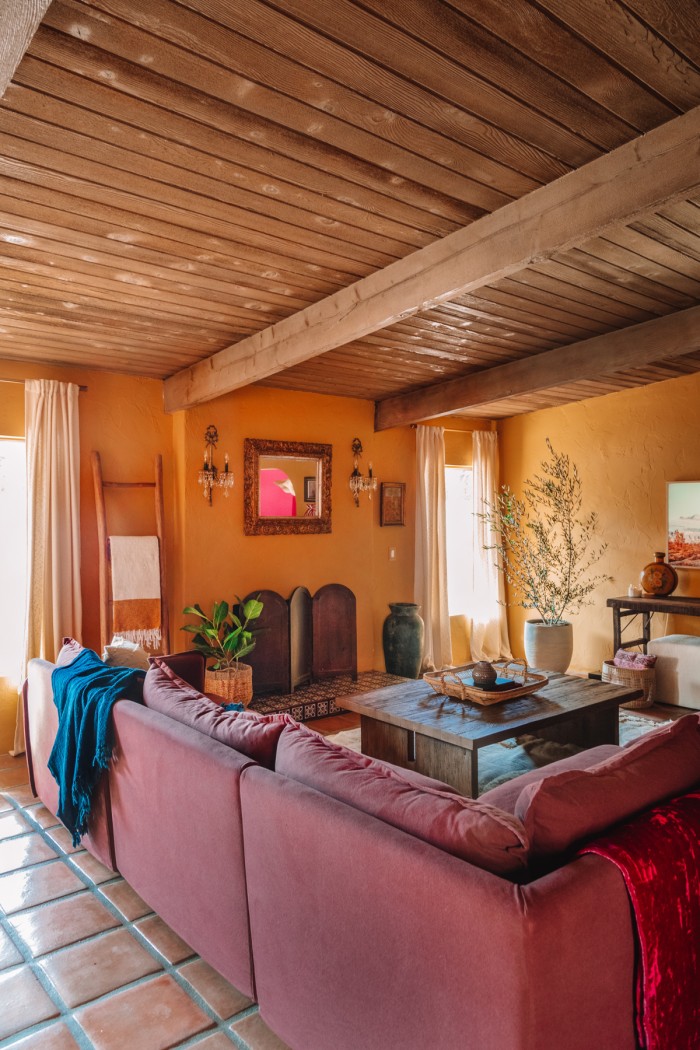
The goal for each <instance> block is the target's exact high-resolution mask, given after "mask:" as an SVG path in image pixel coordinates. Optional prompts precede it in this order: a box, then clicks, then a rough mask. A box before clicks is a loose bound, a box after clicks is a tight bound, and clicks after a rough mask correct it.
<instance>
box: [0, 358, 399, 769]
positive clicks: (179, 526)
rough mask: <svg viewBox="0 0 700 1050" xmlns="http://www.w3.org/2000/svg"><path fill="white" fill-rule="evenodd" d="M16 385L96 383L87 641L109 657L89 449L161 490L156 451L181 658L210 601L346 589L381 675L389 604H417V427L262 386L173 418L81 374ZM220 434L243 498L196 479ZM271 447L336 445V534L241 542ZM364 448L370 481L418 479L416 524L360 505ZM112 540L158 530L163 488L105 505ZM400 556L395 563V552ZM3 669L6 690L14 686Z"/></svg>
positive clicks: (10, 704)
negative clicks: (357, 483) (247, 472)
mask: <svg viewBox="0 0 700 1050" xmlns="http://www.w3.org/2000/svg"><path fill="white" fill-rule="evenodd" d="M2 374H3V376H5V377H7V378H18V379H25V378H38V377H42V378H46V379H58V380H60V381H62V382H74V383H78V384H81V385H86V386H87V387H88V390H87V391H86V392H85V393H81V394H80V450H81V471H80V473H81V491H80V495H81V543H82V598H83V637H82V641H83V642H84V644H85V645H88V646H90V647H91V648H94V649H99V646H100V638H99V606H98V576H97V565H98V561H97V554H98V552H97V532H96V519H95V502H94V495H93V483H92V471H91V465H90V452H91V451H92V450H93V449H97V450H98V451H99V452H100V455H101V459H102V467H103V474H104V477H105V479H106V480H109V481H133V480H143V481H150V480H151V479H152V477H153V461H154V457H155V455H156V454H157V453H159V452H160V453H161V454H162V455H163V464H164V481H165V506H166V530H167V551H166V555H167V559H168V581H169V591H170V612H171V649H173V650H178V649H184V648H186V647H187V644H188V639H187V636H186V635H185V634H184V633H181V632H180V631H179V628H180V627H181V626H182V624H183V623H184V622H185V621H186V620H187V617H184V616H183V615H182V612H181V610H182V609H183V607H184V606H185V605H188V604H191V603H192V602H195V601H198V602H200V603H202V604H203V605H204V606H206V605H208V604H210V603H211V602H212V601H213V600H215V599H220V598H227V599H229V600H230V599H231V598H232V597H233V595H234V594H236V593H237V594H241V595H243V594H245V593H248V592H249V591H251V590H254V589H255V588H271V589H274V590H278V591H279V592H280V593H281V594H283V595H285V596H286V595H288V594H289V592H290V591H291V590H292V588H293V587H294V586H297V585H298V584H305V585H306V586H307V587H308V588H309V589H310V590H311V592H312V593H313V592H314V591H315V590H317V589H318V588H319V587H320V586H321V585H322V584H324V583H332V582H338V583H345V584H346V585H347V586H348V587H350V588H351V589H352V590H353V591H354V593H355V595H356V598H357V620H358V663H359V667H360V669H361V670H367V669H371V668H373V667H377V668H382V667H383V656H382V648H381V629H382V623H383V620H384V617H385V615H386V614H387V612H388V608H387V603H388V602H390V601H411V600H412V598H413V543H414V530H413V520H414V510H415V482H414V474H415V470H414V461H415V432H414V431H413V430H411V429H410V428H402V429H399V430H393V431H389V432H387V433H384V434H378V435H375V434H374V432H373V406H372V405H371V404H369V403H367V402H363V401H359V400H354V399H348V398H334V397H320V396H316V395H302V394H295V393H289V392H283V391H276V390H272V389H265V388H263V387H255V388H248V389H246V390H244V391H240V392H236V393H233V394H230V395H227V396H225V397H221V398H219V399H217V400H216V401H213V402H210V403H208V404H207V405H204V406H202V407H201V408H197V409H193V410H191V411H188V412H181V413H176V414H175V415H172V416H167V415H166V414H165V413H164V412H163V410H162V385H161V383H159V382H156V381H154V380H145V379H136V378H130V377H126V376H117V375H111V374H108V373H103V372H93V371H88V370H81V369H67V368H65V369H64V368H48V367H45V366H41V367H39V366H29V365H20V364H13V363H11V362H4V363H3V367H2ZM209 423H214V424H215V425H216V426H217V427H218V430H219V434H220V442H219V450H220V451H219V454H218V456H217V458H216V462H217V464H218V465H219V466H223V456H224V452H226V451H228V452H229V455H230V463H231V469H232V470H234V471H235V475H236V484H235V487H234V490H233V493H232V494H231V495H230V496H229V498H228V499H225V498H224V497H223V496H222V495H221V494H220V493H215V494H214V501H213V506H212V507H209V506H208V504H207V503H206V501H205V500H204V499H203V498H202V494H201V489H200V488H199V486H198V485H197V481H196V473H197V470H198V469H199V466H200V464H201V458H202V451H203V448H204V439H203V435H204V431H205V429H206V427H207V425H208V424H209ZM23 432H24V387H23V386H22V385H10V384H2V383H0V434H5V435H13V436H14V435H21V434H23ZM245 437H260V438H273V439H280V440H282V439H285V440H293V441H320V442H327V443H330V444H332V446H333V491H332V507H333V531H332V532H331V533H330V534H328V535H323V536H282V537H267V536H244V535H243V439H244V438H245ZM354 437H359V438H360V440H361V441H362V443H363V446H364V450H365V451H364V455H363V458H362V469H363V472H365V471H366V470H367V466H368V464H369V463H370V461H371V462H372V465H373V468H374V470H375V473H376V474H377V476H378V477H379V478H380V480H384V481H404V482H406V522H407V525H406V526H404V527H384V528H381V527H380V525H379V493H377V494H376V495H375V497H374V498H373V499H372V500H371V501H370V500H368V499H367V497H366V496H362V497H361V500H360V506H359V508H356V507H355V505H354V503H353V500H352V496H351V494H350V490H349V488H348V485H347V481H348V477H349V475H350V472H351V470H352V453H351V443H352V439H353V438H354ZM106 499H107V519H108V530H109V531H110V532H111V533H112V534H120V533H134V534H135V533H149V532H152V531H154V528H155V523H154V514H153V494H152V490H149V489H146V490H138V489H133V490H127V491H120V490H114V491H112V492H108V493H107V496H106ZM390 547H393V548H395V551H396V557H395V559H394V560H391V561H390V560H389V548H390ZM51 655H53V654H51ZM1 679H2V668H0V686H1V685H2V681H1ZM15 707H16V692H15V691H14V687H6V688H4V689H2V690H0V752H2V751H6V750H7V749H8V748H9V747H11V744H12V739H13V733H14V718H15Z"/></svg>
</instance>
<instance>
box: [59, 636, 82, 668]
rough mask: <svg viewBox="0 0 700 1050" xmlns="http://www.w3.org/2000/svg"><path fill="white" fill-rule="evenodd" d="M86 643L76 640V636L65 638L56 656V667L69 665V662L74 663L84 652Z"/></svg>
mask: <svg viewBox="0 0 700 1050" xmlns="http://www.w3.org/2000/svg"><path fill="white" fill-rule="evenodd" d="M84 648H85V646H84V645H81V644H80V642H76V640H75V638H64V639H63V645H62V646H61V648H60V649H59V651H58V656H57V657H56V661H55V662H56V667H67V666H68V664H72V663H73V661H74V660H75V658H76V656H78V655H79V654H80V653H82V651H83V649H84Z"/></svg>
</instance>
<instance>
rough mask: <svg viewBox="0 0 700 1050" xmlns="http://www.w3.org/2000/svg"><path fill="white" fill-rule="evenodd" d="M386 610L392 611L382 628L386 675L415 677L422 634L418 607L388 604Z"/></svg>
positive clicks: (399, 603) (417, 672)
mask: <svg viewBox="0 0 700 1050" xmlns="http://www.w3.org/2000/svg"><path fill="white" fill-rule="evenodd" d="M389 608H390V609H391V612H390V613H389V615H388V616H387V618H386V620H385V621H384V627H383V629H382V644H383V647H384V665H385V667H386V669H387V671H388V673H389V674H396V675H401V677H402V678H418V677H420V669H421V663H422V660H423V633H424V626H423V621H422V619H421V617H420V615H419V613H420V605H416V604H415V603H414V602H389Z"/></svg>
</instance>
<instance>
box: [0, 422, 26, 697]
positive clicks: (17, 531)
mask: <svg viewBox="0 0 700 1050" xmlns="http://www.w3.org/2000/svg"><path fill="white" fill-rule="evenodd" d="M0 536H2V544H1V545H0V566H1V567H0V578H2V581H3V593H2V601H1V602H0V678H6V679H8V681H9V683H10V684H11V685H13V686H14V685H19V677H20V669H21V665H22V655H23V651H24V607H25V600H26V579H27V512H26V467H25V445H24V441H23V440H21V439H18V438H0Z"/></svg>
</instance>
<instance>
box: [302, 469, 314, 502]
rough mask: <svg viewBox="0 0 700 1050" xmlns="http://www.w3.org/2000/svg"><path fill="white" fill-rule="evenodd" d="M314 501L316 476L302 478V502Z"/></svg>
mask: <svg viewBox="0 0 700 1050" xmlns="http://www.w3.org/2000/svg"><path fill="white" fill-rule="evenodd" d="M315 502H316V476H315V475H313V474H312V475H311V476H310V477H305V478H304V503H315Z"/></svg>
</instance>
